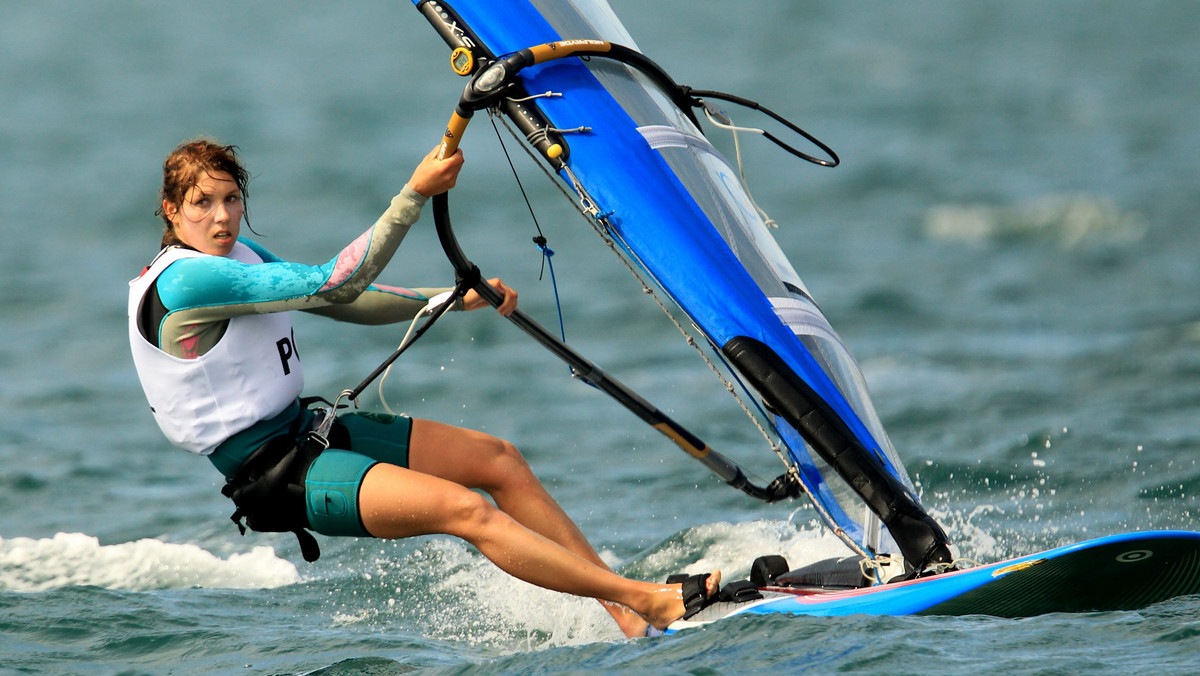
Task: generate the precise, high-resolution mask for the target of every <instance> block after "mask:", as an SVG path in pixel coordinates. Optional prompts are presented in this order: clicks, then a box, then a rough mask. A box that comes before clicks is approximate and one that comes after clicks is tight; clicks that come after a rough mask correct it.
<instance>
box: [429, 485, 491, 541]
mask: <svg viewBox="0 0 1200 676" xmlns="http://www.w3.org/2000/svg"><path fill="white" fill-rule="evenodd" d="M443 508H444V511H443V514H442V519H443V521H444V523H445V524H446V526H445V531H446V533H448V534H451V535H457V536H459V537H462V538H465V539H467V540H471V539H473V536H474V535H476V534H479V533H481V532H483V531H485V530H487V528H488V526H489V525H490V524H491V523H492V522H494V521H495V519H496V518H498V517H499V518H504V514H503V513H502V512H501V511H500V510H499V509H497V508H496V506H495V505H493V504H492V503H491V501H490V500H488V499H487V498H485V497H484V496H482V495H480V494H479V493H476V492H474V491H471V490H467V489H463V490H461V491H456V492H455V494H454V495H453V496H451V497H448V498H447V499H446V500H445V502H444V503H443Z"/></svg>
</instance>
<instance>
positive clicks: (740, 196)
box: [414, 0, 945, 566]
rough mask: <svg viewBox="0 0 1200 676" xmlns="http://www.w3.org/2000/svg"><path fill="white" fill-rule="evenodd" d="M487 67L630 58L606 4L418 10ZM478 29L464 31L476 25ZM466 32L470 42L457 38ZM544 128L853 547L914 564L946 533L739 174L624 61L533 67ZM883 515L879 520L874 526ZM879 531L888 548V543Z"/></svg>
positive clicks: (633, 257) (636, 261) (518, 0)
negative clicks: (490, 59) (585, 47)
mask: <svg viewBox="0 0 1200 676" xmlns="http://www.w3.org/2000/svg"><path fill="white" fill-rule="evenodd" d="M414 4H416V5H417V6H418V7H419V8H421V9H422V11H423V12H425V13H426V15H427V16H428V17H429V18H430V19H431V21H436V20H438V17H440V20H441V21H443V22H444V23H445V24H446V25H451V26H452V28H451V29H450V30H449V33H451V34H453V35H451V36H450V37H448V33H447V31H446V29H445V27H443V28H442V29H440V30H443V37H447V40H448V41H451V38H452V37H455V36H457V37H455V39H457V40H458V41H459V43H460V44H461V43H463V38H462V34H459V33H458V32H456V31H460V30H461V31H468V30H469V35H470V36H471V37H470V38H468V39H466V42H468V43H472V44H471V45H470V46H474V45H473V43H474V42H475V41H478V42H480V43H482V44H481V45H480V46H481V47H482V48H483V49H485V50H486V52H487V53H490V54H491V55H493V56H500V55H505V54H509V53H513V52H517V51H519V50H522V49H526V48H529V47H533V46H535V45H542V44H545V43H553V42H556V41H561V40H576V39H593V40H602V41H606V42H611V43H614V44H619V45H624V46H626V47H630V48H633V49H637V48H636V45H635V43H634V41H633V39H632V37H631V36H630V35H629V34H628V33H627V31H626V30H625V29H624V27H623V26H622V25H621V23H620V21H619V20H618V18H617V17H616V16H615V14H614V13H613V12H612V10H611V8H610V7H609V6H608V4H607V2H605V0H573V1H572V0H450V1H449V2H442V1H440V0H414ZM468 27H469V28H468ZM463 34H468V33H463ZM519 77H520V82H521V84H523V86H524V89H525V90H526V91H528V92H555V93H556V94H560V96H554V97H548V98H543V99H539V100H538V101H537V102H536V108H538V109H539V110H540V112H541V114H542V115H544V116H545V118H546V119H547V121H548V122H549V125H550V126H551V127H553V128H557V129H579V128H583V129H584V131H581V132H578V133H572V134H569V135H568V136H567V137H566V139H565V140H566V145H567V146H568V147H569V154H568V155H566V159H565V160H564V161H563V162H561V166H559V167H558V170H559V174H560V176H561V177H562V178H563V180H564V182H565V183H566V184H567V185H568V186H569V187H570V188H571V189H572V190H574V191H576V192H577V193H578V194H579V196H580V198H581V199H582V200H583V201H584V203H585V206H586V210H587V211H588V212H589V213H590V214H591V215H592V216H593V217H594V218H595V219H596V220H597V222H598V223H599V224H600V225H601V229H602V230H603V231H604V233H605V234H606V236H609V237H611V238H612V240H613V241H614V242H615V243H616V245H617V247H618V248H619V249H620V250H621V252H622V253H623V254H624V255H625V256H626V257H627V258H628V259H629V260H630V261H631V262H632V264H633V265H634V266H636V268H638V269H639V270H640V271H641V272H642V273H643V274H644V276H646V277H648V278H649V281H650V282H651V283H653V284H655V285H657V286H658V287H659V289H660V290H661V292H662V293H663V294H665V295H666V296H667V297H668V298H669V299H670V300H671V301H673V302H674V303H675V304H676V305H677V306H678V307H679V308H680V309H681V310H682V311H683V313H685V314H686V315H687V317H688V318H689V319H690V321H691V322H693V323H694V325H695V326H696V327H697V328H698V329H699V331H700V332H702V334H703V339H704V340H705V341H707V343H708V344H709V347H711V348H712V351H713V353H714V354H716V355H717V356H719V357H720V358H721V359H723V360H724V361H725V363H726V364H727V365H728V366H729V367H730V369H731V371H732V372H734V373H736V374H737V377H738V378H739V380H740V381H741V382H742V383H743V386H744V387H745V388H746V389H747V391H749V392H751V393H753V394H755V395H757V396H758V397H759V398H760V399H761V402H762V406H761V410H762V415H761V419H762V420H763V421H765V424H766V425H767V426H768V427H769V428H770V430H771V432H772V433H773V434H774V436H775V438H776V440H777V442H778V443H779V444H780V446H781V447H782V448H784V449H785V453H786V456H787V458H788V460H789V461H790V464H791V465H792V466H793V468H794V472H795V474H796V475H797V478H799V479H800V481H801V482H802V483H803V484H804V486H805V489H806V492H807V493H808V495H809V497H810V498H811V499H812V500H813V502H814V503H815V504H816V505H817V507H818V512H819V513H820V514H821V516H822V518H824V519H825V520H826V521H827V523H828V525H830V526H831V527H832V529H833V530H834V532H835V533H837V534H838V535H839V536H840V537H842V538H843V540H845V541H847V543H848V544H850V545H851V546H852V547H853V548H854V549H856V550H857V551H863V550H865V551H866V552H868V553H874V552H876V551H885V550H891V549H893V548H894V547H895V546H896V545H897V544H898V546H899V548H900V549H901V550H902V551H903V552H904V554H905V557H906V559H908V560H909V561H910V563H912V564H913V565H914V566H918V565H920V564H923V563H924V562H925V561H927V560H928V559H929V557H930V555H931V552H933V550H934V549H936V548H937V547H941V546H944V540H945V536H944V534H943V533H941V530H940V527H938V526H937V525H936V524H935V523H933V522H932V520H931V519H930V518H929V517H928V516H927V515H926V514H925V512H924V510H923V509H922V508H921V507H920V504H919V501H918V500H917V498H916V495H915V493H916V491H915V488H914V487H913V483H912V481H911V479H910V478H909V476H908V474H907V472H906V471H905V469H904V466H903V464H902V462H901V461H900V459H899V458H898V456H897V454H896V452H895V450H894V449H893V447H892V444H891V442H890V441H889V440H888V437H887V434H886V433H885V431H884V429H883V426H882V424H881V423H880V421H879V418H878V416H877V414H876V412H875V410H874V407H873V405H872V403H871V399H870V396H869V394H868V391H867V387H866V383H865V380H864V379H863V377H862V374H861V371H860V370H859V367H858V365H857V363H856V362H855V360H854V358H853V357H852V355H851V354H850V352H849V350H847V348H846V346H845V344H844V343H843V342H842V340H841V338H840V337H839V336H838V335H837V333H836V332H835V331H834V329H833V328H832V327H831V326H830V325H829V322H828V321H827V320H826V319H825V317H824V315H823V314H822V313H821V311H820V309H819V308H818V306H817V304H816V302H815V301H814V300H813V298H812V296H811V294H810V293H809V292H808V290H807V288H806V287H805V285H804V283H803V282H802V281H801V279H800V277H799V275H798V274H797V273H796V271H795V270H794V269H793V267H792V265H791V264H790V263H789V262H788V260H787V257H786V256H785V255H784V253H783V252H782V250H781V249H780V248H779V246H778V244H777V243H776V242H775V240H774V238H773V237H772V236H771V235H770V233H769V231H768V230H767V227H766V225H765V224H764V222H763V219H762V217H761V216H760V215H759V212H758V210H757V209H756V208H755V207H754V205H753V203H752V201H751V200H750V198H749V196H748V195H747V194H746V192H745V190H744V189H743V187H742V185H741V181H740V180H739V179H738V172H737V171H736V170H735V169H734V168H733V167H732V166H730V163H729V162H728V161H727V160H726V159H725V158H724V157H723V156H722V155H721V153H719V152H718V151H717V150H716V148H714V147H713V145H712V144H711V143H710V142H709V141H708V140H707V139H706V138H705V136H704V134H703V133H702V131H701V130H700V129H699V128H698V126H697V124H695V123H694V122H693V119H692V118H691V117H690V113H689V112H687V111H685V110H683V109H681V108H680V107H679V106H678V105H677V102H676V99H675V98H674V97H673V96H672V95H671V94H670V93H669V92H664V91H663V90H662V88H661V87H660V86H659V85H658V84H656V83H655V82H654V81H653V80H652V79H651V78H648V77H646V76H644V75H643V74H642V73H640V72H639V71H638V70H636V69H634V68H630V67H628V66H626V65H624V64H622V63H617V62H614V61H608V60H604V59H589V60H588V61H586V62H585V61H584V60H581V59H578V58H563V59H557V60H553V61H549V62H547V63H544V64H541V65H536V66H531V67H528V68H525V69H524V70H522V71H521V73H520V76H519ZM876 517H878V518H876ZM880 520H882V522H883V524H884V525H885V526H886V531H885V532H887V531H890V535H891V537H890V538H889V537H883V538H882V540H881V536H880V533H879V528H880Z"/></svg>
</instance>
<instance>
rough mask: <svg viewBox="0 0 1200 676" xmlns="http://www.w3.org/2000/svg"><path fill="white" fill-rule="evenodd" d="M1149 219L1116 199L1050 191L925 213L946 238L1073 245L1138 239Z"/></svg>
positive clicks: (933, 231) (929, 228)
mask: <svg viewBox="0 0 1200 676" xmlns="http://www.w3.org/2000/svg"><path fill="white" fill-rule="evenodd" d="M1144 230H1145V224H1144V222H1143V220H1142V218H1141V217H1140V216H1138V215H1137V214H1135V213H1131V212H1127V211H1123V210H1121V209H1120V208H1119V207H1118V206H1117V204H1116V202H1115V201H1113V200H1112V199H1109V198H1107V197H1100V196H1096V195H1087V194H1075V195H1049V196H1045V197H1040V198H1037V199H1033V200H1030V201H1027V202H1022V203H1020V204H1016V205H1011V206H989V205H983V204H969V205H954V204H944V205H940V206H936V207H934V208H932V209H930V210H929V211H928V212H927V213H926V214H925V223H924V231H925V234H927V235H928V236H930V237H933V238H935V239H945V240H961V241H969V242H981V241H988V240H1000V239H1021V238H1038V239H1048V240H1051V241H1054V242H1057V243H1058V244H1059V245H1060V246H1062V247H1065V248H1070V247H1074V246H1077V245H1079V244H1081V243H1083V242H1098V243H1122V242H1132V241H1136V240H1138V239H1139V238H1140V237H1141V236H1142V233H1143V231H1144Z"/></svg>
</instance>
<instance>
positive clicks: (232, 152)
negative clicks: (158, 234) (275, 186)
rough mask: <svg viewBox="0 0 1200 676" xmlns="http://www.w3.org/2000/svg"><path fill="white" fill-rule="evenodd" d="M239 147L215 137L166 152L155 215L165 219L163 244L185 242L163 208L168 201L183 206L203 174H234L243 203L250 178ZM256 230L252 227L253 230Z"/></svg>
mask: <svg viewBox="0 0 1200 676" xmlns="http://www.w3.org/2000/svg"><path fill="white" fill-rule="evenodd" d="M237 150H238V148H237V146H227V145H222V144H220V143H217V142H216V141H213V140H212V139H207V138H198V139H195V140H193V141H187V142H185V143H181V144H180V145H179V146H177V147H176V148H175V150H172V151H171V154H170V155H167V159H166V160H165V161H164V162H163V181H162V189H161V190H160V191H159V207H158V209H157V210H156V211H155V212H154V213H155V215H157V216H159V217H160V218H162V220H163V223H164V224H165V226H166V230H165V231H164V232H163V238H162V246H163V247H164V248H165V247H168V246H172V245H181V244H183V242H181V241H180V240H179V237H178V236H177V235H176V234H175V227H174V224H173V223H171V219H170V218H169V217H168V216H167V212H166V210H165V209H163V207H162V203H163V202H164V201H165V202H167V203H168V204H171V205H174V207H175V208H176V209H177V210H178V209H181V208H182V207H183V200H184V197H185V196H186V195H187V193H188V191H189V190H191V189H192V187H193V186H195V185H196V182H197V181H198V180H199V179H200V177H201V176H203V175H204V174H206V173H207V174H213V173H216V172H219V171H223V172H225V173H227V174H229V175H230V176H232V177H233V181H234V183H236V184H237V187H238V190H240V191H241V193H242V200H243V203H244V202H245V200H246V198H247V197H248V195H249V193H248V192H247V191H246V184H247V183H248V182H249V181H250V174H249V173H248V172H247V171H246V168H245V167H244V166H242V161H241V159H239V158H238V156H237ZM244 218H245V219H246V226H247V227H249V226H250V212H249V208H248V207H247V209H246V212H245V214H244ZM251 232H253V229H252V230H251Z"/></svg>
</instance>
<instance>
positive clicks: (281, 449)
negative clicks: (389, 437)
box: [221, 399, 350, 562]
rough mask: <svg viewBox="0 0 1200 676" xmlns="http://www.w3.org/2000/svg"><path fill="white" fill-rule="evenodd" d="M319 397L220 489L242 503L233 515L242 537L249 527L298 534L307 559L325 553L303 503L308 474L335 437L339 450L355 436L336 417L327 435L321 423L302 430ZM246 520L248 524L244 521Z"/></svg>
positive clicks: (305, 403)
mask: <svg viewBox="0 0 1200 676" xmlns="http://www.w3.org/2000/svg"><path fill="white" fill-rule="evenodd" d="M314 401H316V399H303V400H301V402H300V403H301V411H300V415H298V416H296V419H295V420H294V421H293V422H292V426H291V428H290V429H289V430H288V432H287V433H286V434H281V435H279V436H276V437H272V438H271V439H270V440H268V441H267V442H266V443H265V444H263V445H262V446H259V447H258V448H257V449H255V451H254V452H253V453H251V454H250V457H248V458H246V461H245V462H244V463H242V466H241V467H239V468H238V471H237V472H236V473H235V474H234V475H233V476H231V477H229V478H228V479H227V480H226V481H225V485H224V486H222V487H221V493H222V494H223V495H224V496H225V497H227V498H230V499H231V500H233V504H234V505H235V506H236V507H237V509H236V510H235V511H234V513H233V514H232V515H231V516H230V517H229V518H230V520H232V521H233V522H234V523H235V524H237V527H238V530H239V531H241V533H242V535H245V534H246V527H247V526H249V527H250V529H251V530H255V531H258V532H260V533H286V532H291V533H293V534H295V536H296V539H297V540H298V541H299V543H300V552H301V554H302V555H303V556H304V560H305V561H309V562H312V561H316V560H317V559H318V558H319V557H320V556H321V550H320V548H319V547H317V540H316V538H314V537H313V536H312V534H311V533H309V532H308V529H309V528H311V525H310V524H309V523H308V514H307V509H306V505H305V502H304V477H305V475H306V474H307V473H308V468H309V466H310V465H312V462H313V461H314V460H316V459H317V456H319V455H321V453H322V452H323V451H324V450H325V449H326V448H329V445H330V442H331V441H336V442H337V443H338V446H339V448H349V441H350V438H349V437H350V435H349V434H348V433H347V432H346V429H345V427H344V426H342V424H341V423H339V422H338V421H337V420H333V421H331V422H332V427H330V428H329V432H328V433H327V434H328V436H326V435H323V434H321V431H320V427H321V425H320V423H321V422H322V421H321V420H317V425H316V426H315V427H314V428H313V429H311V430H309V431H307V432H303V433H302V430H301V426H302V425H303V423H304V420H305V419H306V418H307V417H308V416H307V415H306V413H307V412H308V406H309V405H310V404H312V403H313V402H314ZM322 413H323V414H324V415H326V416H331V415H333V409H332V408H329V409H318V413H317V415H322ZM243 518H244V519H245V520H246V523H245V525H243V524H242V519H243Z"/></svg>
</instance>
